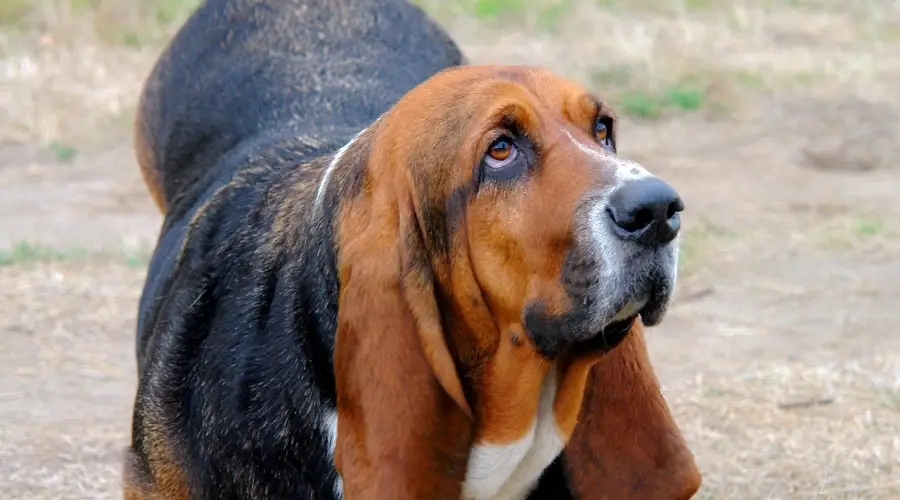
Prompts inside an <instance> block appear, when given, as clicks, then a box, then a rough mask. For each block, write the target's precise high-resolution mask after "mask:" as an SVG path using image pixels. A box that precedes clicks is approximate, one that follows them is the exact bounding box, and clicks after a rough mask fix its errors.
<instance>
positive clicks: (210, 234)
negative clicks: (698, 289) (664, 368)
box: [123, 0, 701, 500]
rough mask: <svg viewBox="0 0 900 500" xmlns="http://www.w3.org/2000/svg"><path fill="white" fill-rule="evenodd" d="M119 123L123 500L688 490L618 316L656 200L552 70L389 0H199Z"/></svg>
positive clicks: (661, 256) (667, 229) (652, 235)
mask: <svg viewBox="0 0 900 500" xmlns="http://www.w3.org/2000/svg"><path fill="white" fill-rule="evenodd" d="M135 130H136V132H135V149H136V153H137V158H138V163H139V165H140V168H141V172H142V173H143V176H144V179H145V181H146V184H147V186H148V187H149V190H150V193H151V194H152V197H153V199H154V200H155V202H156V203H157V204H158V206H159V208H160V210H161V211H162V212H163V213H164V216H165V218H164V222H163V225H162V228H161V230H160V235H159V240H158V242H157V245H156V248H155V250H154V253H153V257H152V260H151V262H150V265H149V269H148V274H147V278H146V282H145V286H144V289H143V293H142V296H141V301H140V305H139V312H138V327H137V328H138V334H137V340H136V350H137V366H138V379H139V381H138V388H137V394H136V398H135V403H134V412H133V421H132V440H131V445H130V447H129V448H128V450H127V452H126V458H125V463H124V470H123V475H124V496H125V498H126V499H129V500H139V499H176V500H182V499H210V500H211V499H216V500H227V499H248V498H253V499H281V498H283V499H288V498H290V499H339V498H346V499H350V500H353V499H379V500H380V499H390V500H402V499H453V500H459V499H524V498H532V499H544V498H548V499H551V498H552V499H556V498H559V499H566V498H571V499H575V498H578V499H601V498H602V499H642V500H643V499H660V500H677V499H687V498H690V497H692V496H693V495H694V493H695V492H696V491H697V490H698V488H699V486H700V481H701V479H700V474H699V471H698V469H697V466H696V465H695V462H694V458H693V455H692V454H691V452H690V450H689V449H688V447H687V445H686V442H685V440H684V438H683V437H682V434H681V432H680V431H679V429H678V427H677V425H676V423H675V422H674V420H673V418H672V416H671V414H670V412H669V409H668V407H667V405H666V402H665V400H664V399H663V397H662V395H661V394H660V387H659V383H658V381H657V379H656V376H655V375H654V371H653V368H652V366H651V364H650V361H649V359H648V357H647V349H646V346H645V344H644V336H643V333H642V325H654V324H657V323H659V322H660V320H661V319H662V318H663V316H664V313H665V310H666V305H667V302H668V301H669V297H670V295H671V294H672V290H673V287H674V286H675V279H676V260H677V255H678V229H679V224H680V212H681V211H682V209H683V204H682V201H681V200H680V198H679V197H678V195H677V193H676V192H675V190H674V189H673V188H672V187H671V186H669V185H668V184H666V183H665V182H663V181H662V180H660V179H659V178H657V177H654V176H652V175H651V174H650V173H648V171H647V170H646V169H645V168H644V167H642V166H641V165H639V164H637V163H634V162H632V161H628V160H626V159H623V158H621V157H619V156H617V155H616V142H617V140H618V137H617V120H616V117H615V113H614V112H613V110H612V109H611V108H610V106H609V105H608V104H607V103H605V102H604V101H602V100H601V99H600V98H598V97H597V96H595V95H593V94H591V93H589V92H588V91H586V90H585V89H584V88H582V87H581V86H580V85H578V84H576V83H574V82H572V81H569V80H566V79H564V78H562V77H560V76H557V75H554V74H552V73H550V72H548V71H545V70H542V69H539V68H534V67H518V66H472V65H469V64H468V63H467V61H466V60H465V59H464V57H463V55H462V54H461V52H460V51H459V49H458V48H457V46H456V45H455V44H454V42H453V41H452V40H451V39H450V38H449V36H448V35H447V34H446V33H445V32H444V31H443V30H442V29H441V28H440V27H439V26H438V25H437V24H436V23H435V22H434V21H433V20H432V19H430V18H429V17H427V16H426V15H425V14H424V13H423V12H422V11H421V10H420V9H419V8H418V7H415V6H413V5H411V4H409V3H407V2H405V1H401V0H206V1H205V2H204V3H203V4H202V5H201V6H200V7H199V8H198V9H197V10H196V11H195V12H194V13H193V15H192V16H191V17H190V18H189V20H188V21H187V22H186V23H185V25H184V26H183V27H182V28H181V30H180V31H179V32H178V33H177V35H176V36H175V37H174V39H173V40H172V42H171V43H170V45H169V46H168V47H167V48H166V50H165V51H164V53H163V55H162V56H161V57H160V59H159V61H158V62H157V64H156V66H155V67H154V69H153V71H152V73H151V74H150V76H149V78H148V80H147V82H146V85H145V87H144V90H143V93H142V94H141V100H140V105H139V113H138V118H137V122H136V127H135Z"/></svg>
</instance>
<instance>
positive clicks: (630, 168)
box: [566, 130, 653, 191]
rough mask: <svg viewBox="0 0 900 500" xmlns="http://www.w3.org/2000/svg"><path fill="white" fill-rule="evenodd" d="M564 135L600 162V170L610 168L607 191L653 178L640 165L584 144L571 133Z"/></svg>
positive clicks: (595, 145)
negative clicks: (634, 180)
mask: <svg viewBox="0 0 900 500" xmlns="http://www.w3.org/2000/svg"><path fill="white" fill-rule="evenodd" d="M566 135H567V136H568V137H569V139H571V141H572V143H573V144H575V146H577V147H578V149H580V150H581V151H582V152H583V153H585V154H587V155H588V156H590V157H591V158H593V159H595V160H597V161H598V162H601V165H600V168H611V169H612V176H611V179H610V182H609V183H608V184H607V191H611V190H612V189H613V188H615V187H618V186H620V185H622V184H623V183H624V182H625V181H629V180H633V179H641V178H643V177H653V174H651V173H650V172H648V171H647V169H646V168H644V167H643V165H641V164H640V163H637V162H634V161H631V160H626V159H625V158H620V157H618V156H616V155H615V154H614V153H610V152H609V151H606V150H605V149H603V148H601V147H600V146H599V145H597V144H585V143H583V142H581V141H579V140H578V139H576V138H575V136H574V135H572V132H570V131H568V130H566Z"/></svg>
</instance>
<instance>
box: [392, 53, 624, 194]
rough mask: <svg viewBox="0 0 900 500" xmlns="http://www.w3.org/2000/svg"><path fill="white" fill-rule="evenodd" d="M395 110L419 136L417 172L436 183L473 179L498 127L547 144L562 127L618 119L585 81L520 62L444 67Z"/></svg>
mask: <svg viewBox="0 0 900 500" xmlns="http://www.w3.org/2000/svg"><path fill="white" fill-rule="evenodd" d="M393 114H395V115H397V116H395V118H396V119H395V121H398V122H402V123H403V125H404V127H405V128H406V129H407V130H409V131H412V133H413V134H414V141H413V142H415V143H416V144H417V148H416V149H418V152H417V153H416V154H417V155H418V157H419V159H420V160H419V161H415V160H414V161H413V162H412V163H413V165H414V166H415V167H416V170H417V172H414V176H415V177H417V178H420V179H423V180H424V179H428V181H429V185H428V186H427V187H429V188H431V189H433V188H435V187H438V186H437V185H435V184H434V183H438V184H447V185H448V187H449V185H455V184H458V182H460V181H462V180H463V179H465V178H469V177H471V176H472V175H473V173H474V168H475V167H476V166H477V164H478V161H479V160H480V153H483V151H481V149H484V148H485V147H486V146H487V144H481V142H483V141H484V138H485V135H486V134H488V133H489V132H490V131H492V130H495V129H497V128H516V129H519V130H517V131H519V132H523V133H527V134H528V135H529V136H530V139H532V140H534V141H535V142H538V143H540V142H542V140H544V139H548V138H546V137H543V135H544V134H547V135H556V133H557V132H559V131H560V127H563V128H571V127H577V128H586V127H588V126H589V125H590V122H591V121H592V120H593V119H594V117H596V116H597V115H598V114H604V115H606V116H610V117H613V111H612V109H610V108H609V106H608V105H607V104H605V103H604V102H602V101H601V100H600V99H599V98H597V97H596V96H594V95H592V94H591V93H589V92H587V91H586V90H585V89H584V88H583V87H582V86H580V85H579V84H577V83H575V82H573V81H570V80H567V79H565V78H562V77H560V76H558V75H555V74H553V73H551V72H549V71H546V70H543V69H540V68H532V67H519V66H474V67H461V68H455V69H453V70H449V71H445V72H443V73H439V74H438V75H436V76H434V77H432V78H431V79H430V80H428V81H426V82H425V83H424V84H422V85H421V86H419V87H418V88H416V89H415V90H414V91H413V92H410V94H408V95H407V96H406V97H405V98H404V99H403V100H402V101H401V103H399V104H398V106H397V107H396V109H395V110H394V113H393ZM401 117H402V118H401ZM448 160H455V161H448ZM470 167H471V168H470ZM423 187H424V186H423Z"/></svg>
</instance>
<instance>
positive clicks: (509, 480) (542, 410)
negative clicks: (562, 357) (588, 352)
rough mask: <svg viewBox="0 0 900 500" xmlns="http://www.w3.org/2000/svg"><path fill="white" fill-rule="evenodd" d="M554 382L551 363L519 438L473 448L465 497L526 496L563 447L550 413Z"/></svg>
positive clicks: (498, 499)
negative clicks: (533, 414)
mask: <svg viewBox="0 0 900 500" xmlns="http://www.w3.org/2000/svg"><path fill="white" fill-rule="evenodd" d="M557 385H558V384H557V380H556V367H555V366H551V367H550V370H549V372H548V373H547V378H546V379H544V384H543V387H542V389H541V399H540V403H539V404H538V412H537V418H535V421H534V423H533V424H532V427H531V430H530V431H529V432H528V433H526V434H525V436H523V437H522V439H520V440H518V441H516V442H513V443H506V444H490V443H483V444H477V445H475V446H473V447H472V450H471V451H470V452H469V465H468V469H467V470H466V481H465V483H464V484H463V495H462V496H463V499H464V500H519V499H524V498H525V497H526V496H527V495H528V493H529V492H530V491H531V489H532V488H533V487H534V486H535V484H536V483H537V480H538V478H539V477H540V476H541V473H543V472H544V469H546V468H547V466H549V465H550V463H551V462H553V459H555V458H556V456H557V455H559V453H560V452H561V451H562V449H563V447H564V446H565V438H564V437H563V435H562V433H561V432H560V431H559V428H558V427H557V425H556V419H555V418H554V416H553V401H554V400H555V399H556V389H557Z"/></svg>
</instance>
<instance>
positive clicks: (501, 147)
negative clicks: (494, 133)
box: [488, 139, 513, 161]
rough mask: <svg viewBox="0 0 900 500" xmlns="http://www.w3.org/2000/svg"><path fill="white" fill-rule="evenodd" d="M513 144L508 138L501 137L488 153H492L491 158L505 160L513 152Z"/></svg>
mask: <svg viewBox="0 0 900 500" xmlns="http://www.w3.org/2000/svg"><path fill="white" fill-rule="evenodd" d="M512 150H513V145H512V144H511V143H510V142H509V141H507V140H506V139H500V140H498V141H497V142H495V143H493V144H491V150H490V151H488V154H489V155H491V158H493V159H495V160H497V161H503V160H505V159H507V158H509V155H510V154H512Z"/></svg>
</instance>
